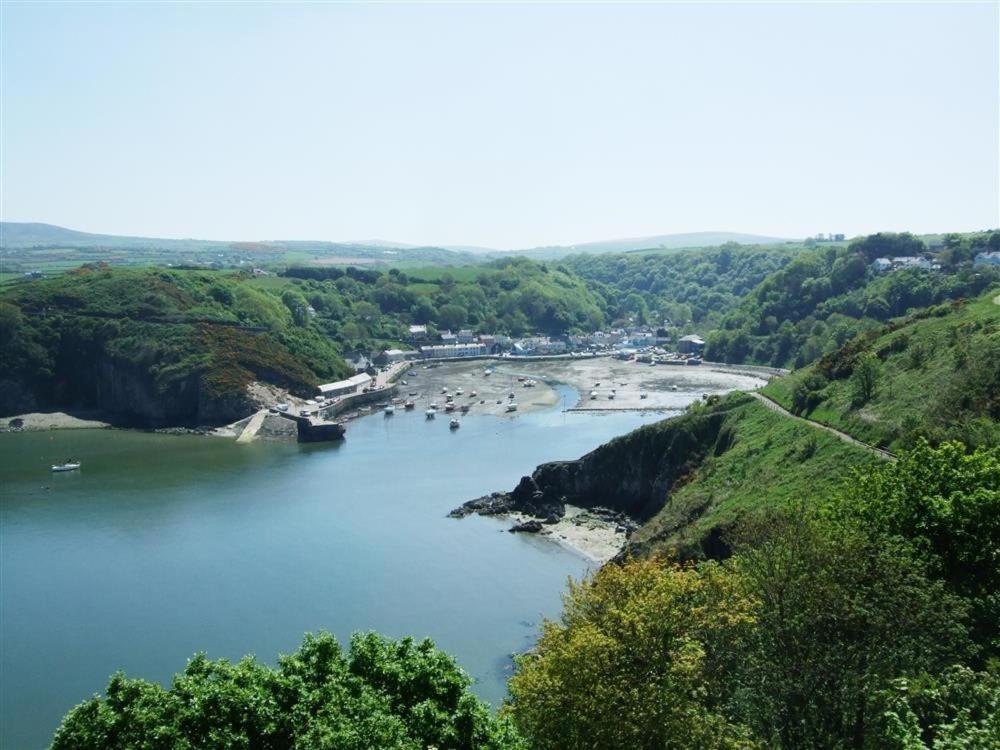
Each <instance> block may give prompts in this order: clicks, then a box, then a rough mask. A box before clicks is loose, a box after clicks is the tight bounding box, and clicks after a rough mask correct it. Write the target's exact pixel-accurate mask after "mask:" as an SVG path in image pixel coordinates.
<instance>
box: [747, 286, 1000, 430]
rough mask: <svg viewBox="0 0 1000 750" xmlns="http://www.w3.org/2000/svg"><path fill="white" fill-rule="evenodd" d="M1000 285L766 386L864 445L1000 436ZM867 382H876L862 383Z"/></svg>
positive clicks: (900, 323) (875, 333)
mask: <svg viewBox="0 0 1000 750" xmlns="http://www.w3.org/2000/svg"><path fill="white" fill-rule="evenodd" d="M997 292H998V288H994V289H993V290H992V291H990V292H988V293H986V294H985V295H983V296H981V297H978V298H976V299H972V300H968V301H958V302H954V303H951V304H947V305H941V306H937V307H931V308H927V309H924V310H921V311H919V312H916V313H914V314H912V315H909V316H907V317H904V318H900V319H897V320H894V321H892V322H890V323H888V324H887V325H884V326H881V327H879V328H876V329H873V330H871V331H868V332H866V333H865V334H862V335H861V336H859V337H858V338H856V339H854V340H852V341H851V342H849V343H848V344H846V345H845V346H843V347H842V348H840V349H838V350H836V351H835V352H832V353H830V354H828V355H826V356H824V357H823V358H821V359H820V360H819V361H818V362H816V363H814V364H812V365H810V366H808V367H805V368H802V369H800V370H798V371H796V372H794V373H792V374H791V375H789V376H788V377H785V378H780V379H778V380H775V381H773V382H772V383H771V384H770V385H768V387H767V388H765V389H764V393H765V394H767V395H768V396H770V397H771V398H773V399H774V400H775V401H777V402H778V403H780V404H782V405H783V406H785V408H787V409H789V410H791V411H793V412H795V413H797V414H802V415H803V416H807V417H808V418H809V419H812V420H816V421H819V422H822V423H824V424H828V425H831V426H833V427H837V428H838V429H841V430H844V431H845V432H848V433H850V434H852V435H854V436H856V437H858V438H859V439H861V440H864V441H865V442H868V443H872V444H876V445H883V446H888V447H891V448H899V447H905V446H911V445H914V444H915V443H916V442H917V441H918V440H919V439H920V438H921V437H923V438H927V439H928V440H930V441H931V442H932V443H938V442H941V441H943V440H948V439H958V440H962V441H963V442H965V443H966V444H968V445H996V444H998V443H1000V426H998V422H1000V305H998V304H996V301H995V298H996V297H997ZM862 377H866V378H868V380H869V381H870V385H871V387H870V389H866V388H865V387H864V386H865V384H864V383H862V382H861V380H862Z"/></svg>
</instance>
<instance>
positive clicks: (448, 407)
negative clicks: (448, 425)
mask: <svg viewBox="0 0 1000 750" xmlns="http://www.w3.org/2000/svg"><path fill="white" fill-rule="evenodd" d="M444 410H445V411H455V404H454V403H453V402H451V401H449V402H448V403H447V404H445V405H444Z"/></svg>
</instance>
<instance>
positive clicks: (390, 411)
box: [382, 404, 396, 416]
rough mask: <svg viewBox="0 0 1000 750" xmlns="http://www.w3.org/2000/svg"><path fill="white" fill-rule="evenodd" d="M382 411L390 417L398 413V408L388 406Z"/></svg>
mask: <svg viewBox="0 0 1000 750" xmlns="http://www.w3.org/2000/svg"><path fill="white" fill-rule="evenodd" d="M382 411H384V412H385V414H386V416H389V415H390V414H395V413H396V407H395V406H393V405H392V404H386V405H385V408H384V409H383V410H382Z"/></svg>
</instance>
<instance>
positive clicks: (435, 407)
mask: <svg viewBox="0 0 1000 750" xmlns="http://www.w3.org/2000/svg"><path fill="white" fill-rule="evenodd" d="M430 407H431V409H433V410H434V411H437V408H438V405H437V401H431V403H430Z"/></svg>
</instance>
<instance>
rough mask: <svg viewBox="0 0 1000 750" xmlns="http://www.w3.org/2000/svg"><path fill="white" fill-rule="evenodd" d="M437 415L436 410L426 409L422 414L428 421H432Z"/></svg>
mask: <svg viewBox="0 0 1000 750" xmlns="http://www.w3.org/2000/svg"><path fill="white" fill-rule="evenodd" d="M437 413H438V412H437V409H428V410H427V411H425V412H424V416H426V417H427V418H428V419H434V417H435V415H436V414H437Z"/></svg>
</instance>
